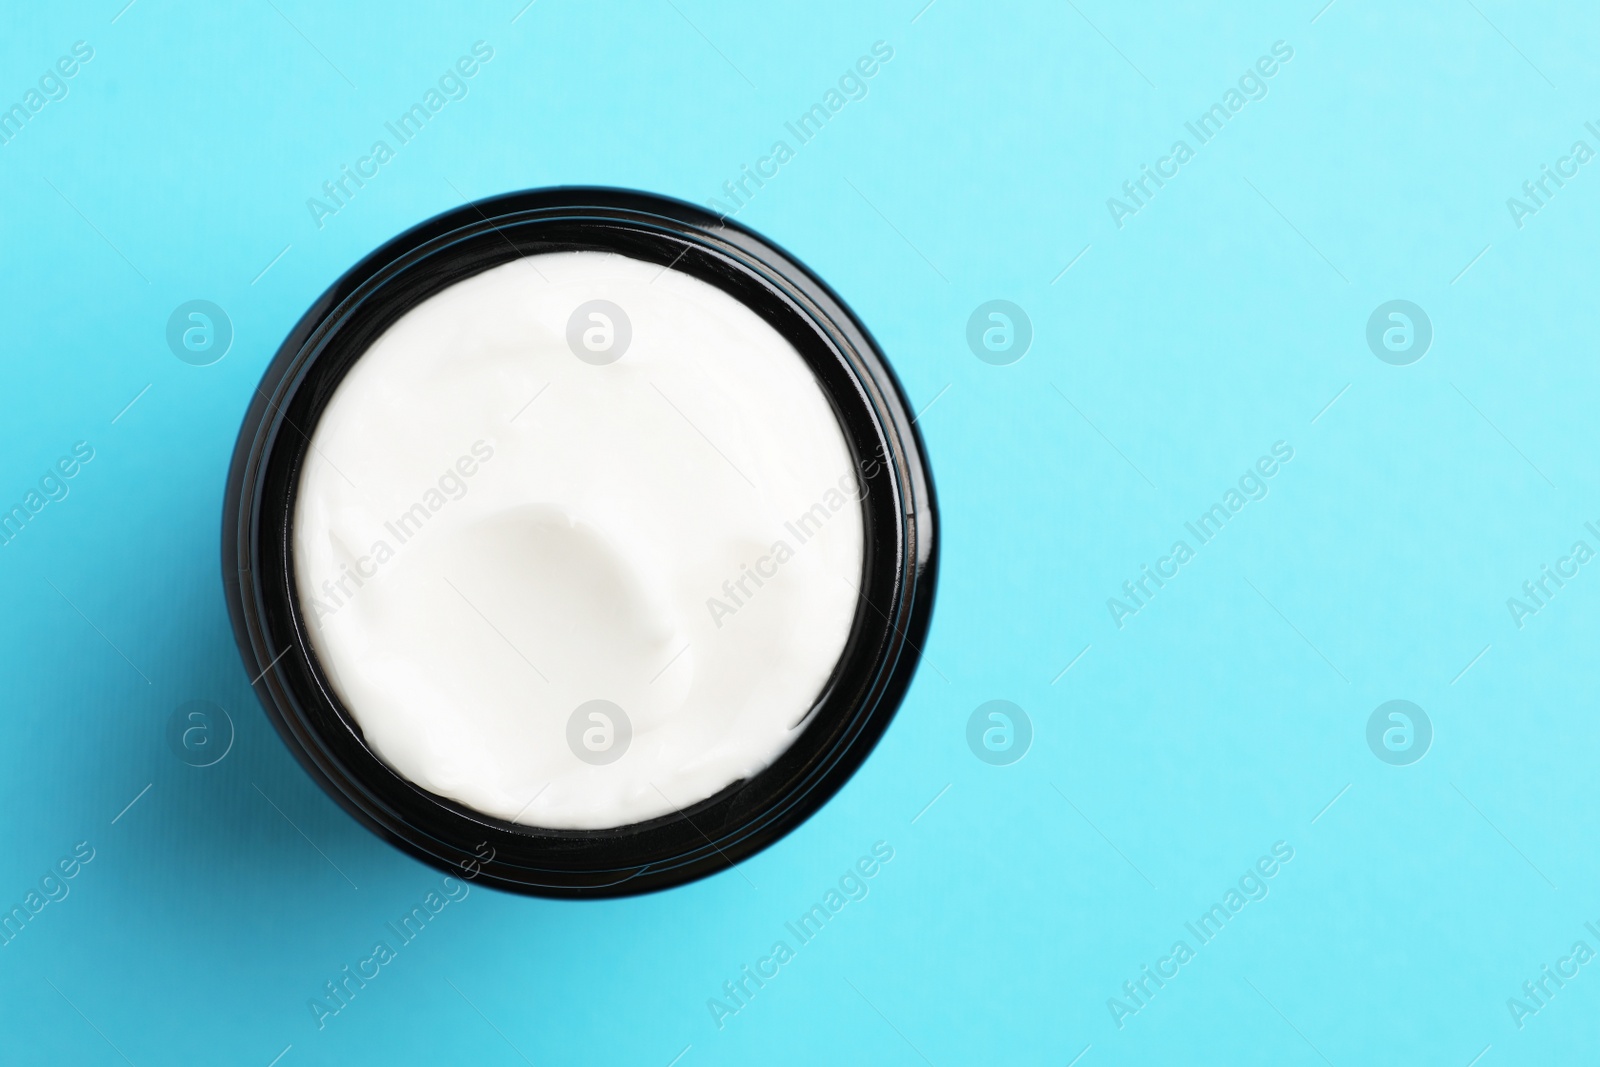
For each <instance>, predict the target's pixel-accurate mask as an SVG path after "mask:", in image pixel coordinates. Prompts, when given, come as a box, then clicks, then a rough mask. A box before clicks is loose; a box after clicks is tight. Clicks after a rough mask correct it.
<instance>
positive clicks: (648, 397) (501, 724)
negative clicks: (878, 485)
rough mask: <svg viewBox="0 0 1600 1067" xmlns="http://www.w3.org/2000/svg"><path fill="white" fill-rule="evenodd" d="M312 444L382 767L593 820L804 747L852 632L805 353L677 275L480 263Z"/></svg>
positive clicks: (574, 264)
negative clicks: (805, 732)
mask: <svg viewBox="0 0 1600 1067" xmlns="http://www.w3.org/2000/svg"><path fill="white" fill-rule="evenodd" d="M597 302H598V303H597ZM619 353H620V355H619ZM311 443H312V451H311V453H310V455H309V458H308V461H307V465H306V469H305V471H304V472H303V474H302V476H301V481H300V486H299V491H298V496H297V501H296V505H295V521H294V562H295V570H296V583H297V586H298V589H299V592H300V597H301V601H302V607H303V610H304V614H305V617H306V619H307V620H308V622H309V623H310V627H311V630H312V638H313V643H314V645H315V649H316V652H317V655H318V658H319V660H320V662H321V663H322V665H323V667H324V669H325V671H326V672H327V674H328V676H329V678H330V680H331V681H332V683H333V685H334V687H335V689H336V690H337V691H338V694H339V696H340V697H341V699H342V700H343V702H344V704H345V706H346V707H347V708H348V709H349V711H350V713H351V714H352V715H353V716H354V717H355V719H356V721H357V722H358V723H359V724H360V726H361V729H362V731H363V732H364V734H365V735H366V738H367V741H368V743H369V744H370V745H371V746H372V747H373V748H374V750H375V751H376V752H377V753H378V754H379V755H380V756H381V757H382V758H383V759H384V760H385V761H386V762H387V763H388V764H389V765H390V766H392V767H393V768H394V769H395V770H396V771H398V772H399V773H400V774H402V775H404V776H405V777H407V778H409V779H411V780H412V781H413V782H416V783H417V784H418V785H420V786H422V787H424V788H426V789H428V790H431V791H432V792H434V793H437V794H440V795H442V796H445V797H449V798H451V799H454V800H456V801H459V802H460V803H462V804H465V805H467V806H469V807H472V808H476V809H477V810H479V811H482V812H485V813H487V814H490V815H494V816H498V817H500V818H503V819H508V820H511V821H515V822H520V823H524V824H528V825H532V826H544V827H553V828H584V829H596V828H602V827H612V826H621V825H626V824H629V823H634V822H639V821H642V820H645V819H649V818H653V817H655V816H659V815H664V814H667V813H669V812H671V811H673V810H675V809H677V808H680V807H684V806H687V805H689V804H692V803H694V802H696V801H699V800H703V799H705V798H706V797H709V796H711V795H713V794H715V793H717V792H718V791H719V790H721V789H722V788H724V787H725V786H727V785H728V784H730V783H732V782H734V781H737V780H738V779H740V778H745V777H748V776H750V775H752V774H754V773H755V772H757V771H760V770H761V769H762V768H764V767H766V766H768V765H769V764H770V763H771V762H772V761H773V760H774V759H776V758H777V757H778V756H779V755H780V754H781V753H782V752H783V751H784V750H785V749H786V748H787V747H788V746H789V745H790V744H791V743H792V742H793V741H794V739H795V738H796V737H797V736H798V735H799V732H800V730H801V729H803V727H804V725H805V719H806V716H807V713H808V712H809V711H810V709H811V708H812V706H813V704H814V702H815V700H816V698H817V697H818V696H819V695H820V693H821V691H822V689H823V687H824V686H825V684H826V683H827V681H828V678H829V676H830V674H831V672H832V671H833V668H834V666H835V664H836V663H837V662H838V659H839V656H840V653H841V652H842V650H843V648H844V644H845V640H846V638H847V636H848V634H849V630H850V626H851V623H852V620H853V618H854V615H855V611H856V605H857V599H858V593H857V589H858V587H859V585H860V582H861V571H862V559H863V545H862V538H863V525H862V513H861V504H860V502H859V498H860V490H859V489H858V488H857V486H858V482H857V480H856V478H855V472H854V466H853V464H852V461H851V458H850V454H849V451H848V449H847V447H846V443H845V439H844V436H843V433H842V431H841V429H840V427H839V424H838V422H837V419H836V418H835V416H834V414H833V411H832V408H831V407H830V406H829V404H828V401H827V399H826V398H825V397H824V395H823V393H822V390H821V388H820V386H819V385H818V383H817V381H816V379H815V378H814V376H813V375H812V374H811V372H810V370H809V369H808V368H807V367H806V366H805V364H804V362H803V361H802V360H801V358H800V355H799V353H797V352H796V351H795V350H794V348H793V347H792V346H791V345H790V344H789V343H788V342H787V341H785V340H784V339H783V338H782V337H781V336H780V335H779V334H778V333H777V332H776V331H775V330H774V329H773V328H772V327H771V326H769V325H768V324H767V323H766V322H765V321H764V320H763V319H761V318H760V317H759V316H757V315H756V314H755V313H754V312H752V311H750V310H749V309H748V308H746V307H745V306H744V305H743V304H741V303H740V302H738V301H737V300H735V299H734V298H733V297H731V296H729V295H727V294H725V293H724V292H722V291H721V290H719V289H716V288H714V287H713V286H711V285H708V284H706V283H704V282H701V281H699V280H698V279H695V278H693V277H691V276H689V275H687V274H684V273H681V272H679V271H675V270H671V269H667V270H663V269H662V268H661V267H659V266H656V265H652V264H648V263H644V262H642V261H638V260H633V259H628V258H625V257H621V256H615V255H607V254H603V253H596V252H567V253H555V254H548V255H540V256H533V257H528V258H525V259H521V260H517V261H513V262H511V263H507V264H504V265H502V266H500V267H497V268H494V269H492V270H489V271H486V272H484V273H482V274H478V275H475V276H473V277H471V278H468V279H467V280H465V281H463V282H460V283H458V284H456V285H454V286H452V287H450V288H448V289H446V290H444V291H443V292H441V293H439V294H437V295H435V296H434V297H432V298H430V299H429V300H427V301H425V302H424V303H422V304H421V305H419V306H418V307H416V308H414V309H413V310H412V311H410V312H409V313H407V314H406V315H405V316H404V317H403V318H402V319H401V320H400V321H399V322H397V323H396V324H395V325H394V326H392V327H391V328H390V329H389V330H388V331H386V332H385V333H384V334H383V335H382V336H381V337H380V338H379V339H378V341H377V342H376V343H375V344H374V345H373V346H372V347H371V348H370V349H369V350H368V351H367V353H366V354H365V355H364V356H363V357H362V358H361V359H360V360H359V361H357V363H356V364H355V365H354V367H353V368H352V369H351V371H350V372H349V374H348V375H347V376H346V378H345V379H344V381H343V382H342V383H341V384H340V385H339V387H338V389H337V391H336V393H335V395H334V397H333V399H332V401H331V402H330V404H329V406H328V408H327V410H326V412H325V413H324V415H323V416H322V418H321V420H320V421H319V422H318V424H317V426H316V429H315V431H314V432H313V434H312V442H311Z"/></svg>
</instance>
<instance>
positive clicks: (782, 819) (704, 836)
mask: <svg viewBox="0 0 1600 1067" xmlns="http://www.w3.org/2000/svg"><path fill="white" fill-rule="evenodd" d="M580 250H589V251H603V252H615V253H617V254H619V255H623V256H628V257H632V258H635V259H641V260H646V261H648V262H651V263H658V264H660V265H662V266H663V267H667V266H670V267H671V268H672V269H674V270H678V271H682V272H684V273H687V274H690V275H693V276H695V277H696V278H699V279H701V280H702V281H705V282H708V283H710V284H711V285H714V286H716V287H718V288H720V289H722V290H723V291H725V292H727V293H729V294H731V295H732V296H734V297H736V298H737V299H739V300H740V301H742V302H743V303H744V304H745V305H746V306H748V307H749V308H751V309H753V310H754V311H756V312H757V313H758V314H760V315H761V316H762V317H763V318H764V319H765V320H766V321H767V322H768V323H770V324H771V325H772V326H773V328H774V329H776V330H777V331H778V332H779V333H780V334H781V335H782V336H783V337H785V338H786V339H787V340H788V341H789V342H790V343H791V344H792V345H794V347H795V348H796V349H797V350H798V351H799V353H800V355H801V357H802V358H803V359H804V360H805V361H806V363H807V365H808V366H809V367H810V368H811V370H812V372H813V373H814V374H815V375H816V378H817V381H818V383H819V384H820V385H821V387H822V390H823V392H824V394H825V395H826V396H827V397H828V399H829V401H830V403H831V404H832V406H833V410H834V413H835V415H836V416H837V417H838V420H839V425H840V427H841V429H842V430H843V432H844V435H845V438H846V441H847V443H848V445H849V448H850V451H851V454H852V459H853V460H854V461H855V463H856V467H857V470H858V471H859V472H860V474H861V484H862V488H863V489H864V490H865V492H864V494H863V496H862V500H861V507H862V520H863V524H864V533H865V540H864V547H865V553H864V562H863V571H862V576H861V585H860V589H861V595H860V598H859V600H858V602H857V605H856V613H855V618H854V621H853V623H852V627H851V631H850V635H849V637H848V639H847V641H846V643H845V648H844V652H843V653H842V654H841V656H840V659H839V662H838V663H837V665H836V666H835V668H834V671H833V674H832V676H831V678H830V679H829V681H828V683H827V685H826V686H825V687H824V689H823V691H822V693H821V694H820V695H819V696H818V697H817V698H816V702H815V705H814V707H813V709H812V712H811V715H810V719H809V723H808V725H807V726H806V727H805V729H804V730H802V731H801V732H800V734H799V736H798V737H797V738H796V739H795V741H794V743H793V744H792V745H791V746H790V747H789V748H788V749H787V750H786V751H784V752H783V754H782V755H780V756H779V757H778V759H777V760H776V762H774V763H773V764H772V765H771V766H769V767H767V768H766V769H765V770H763V771H761V772H759V773H757V774H755V775H753V776H752V777H750V778H748V779H744V780H741V781H737V782H734V783H733V784H731V785H729V786H727V787H726V788H724V789H723V790H722V791H721V792H719V793H717V794H716V795H715V796H712V797H709V798H707V799H706V800H703V801H700V802H699V803H697V804H693V805H691V806H689V807H687V808H685V809H683V810H681V811H677V812H673V813H672V814H669V815H664V816H661V817H658V818H654V819H650V820H648V821H646V822H641V823H636V824H632V825H628V826H621V827H616V828H613V829H605V830H552V829H541V828H538V827H532V826H523V825H520V824H514V823H509V822H505V821H503V820H501V819H498V818H494V817H492V816H489V815H485V814H483V813H482V812H479V811H475V810H473V809H471V808H468V807H466V806H464V805H461V804H459V803H456V802H454V801H451V800H447V799H445V798H443V797H440V796H437V795H435V794H433V793H430V792H428V791H427V790H425V789H423V788H421V787H420V786H418V785H416V784H414V783H412V782H411V781H410V780H408V779H406V778H404V777H402V776H401V775H399V774H398V773H396V772H395V771H394V770H392V769H391V768H390V767H389V766H388V765H387V764H385V763H384V762H383V760H381V759H380V758H379V757H378V756H377V755H376V753H374V752H373V750H372V749H371V748H370V747H369V746H368V745H367V743H366V741H365V740H364V739H363V737H362V732H361V728H360V726H359V725H358V724H357V723H356V720H355V719H354V717H352V715H351V714H350V711H349V709H348V708H346V707H344V706H343V704H342V703H341V702H340V699H339V697H338V695H337V694H336V693H335V691H334V689H333V687H332V686H331V685H330V684H329V681H328V678H327V676H326V674H325V673H324V671H323V668H322V667H321V665H320V664H319V663H318V660H317V655H316V651H315V647H314V645H313V643H312V641H311V637H310V630H309V628H308V626H307V618H306V615H305V613H304V612H303V611H302V606H301V604H300V602H299V594H298V592H297V587H296V583H295V575H294V553H293V530H294V511H295V497H296V492H297V489H298V485H299V479H300V472H301V469H302V467H303V466H304V463H305V460H306V454H307V452H308V450H309V447H310V440H311V434H312V432H313V430H314V428H315V426H316V425H317V420H318V419H319V418H320V417H321V415H322V413H323V410H324V409H325V408H326V406H327V404H328V401H329V399H330V398H331V397H332V396H333V393H334V390H335V389H336V388H337V387H338V385H339V383H340V381H341V380H342V379H343V378H344V375H345V373H346V371H348V370H349V369H350V367H351V366H352V365H353V364H354V363H355V361H356V360H358V359H360V358H361V356H362V355H363V353H365V352H366V350H367V348H368V347H369V346H370V345H371V344H372V343H373V341H375V340H376V339H377V338H378V337H379V336H380V335H381V334H382V333H383V332H384V331H385V330H387V329H388V328H389V327H390V326H391V325H393V324H394V323H395V322H396V321H397V320H398V319H399V318H400V317H401V316H402V315H404V314H405V313H406V312H407V311H409V310H411V309H412V308H414V307H416V306H417V305H418V304H420V303H421V302H422V301H424V300H427V299H428V298H429V297H431V296H433V295H435V294H436V293H438V292H439V291H440V290H442V289H444V288H446V287H447V286H450V285H452V284H454V283H456V282H459V281H461V280H463V279H465V278H468V277H470V276H472V275H474V274H477V273H479V272H481V271H485V270H488V269H490V268H491V267H496V266H499V265H500V264H502V263H506V262H508V261H510V260H513V259H516V258H519V257H522V256H530V255H538V254H541V253H545V252H567V251H580ZM936 526H937V521H936V516H935V503H934V493H933V482H932V478H931V476H930V474H929V471H928V466H927V463H926V460H925V458H924V454H923V447H922V442H921V439H920V437H919V435H918V433H917V430H916V427H915V426H914V425H913V423H912V419H911V416H910V414H909V409H908V407H907V404H906V400H905V397H904V395H903V394H902V392H901V390H900V387H899V384H898V383H897V382H896V380H895V377H894V375H893V373H892V372H891V371H890V369H889V366H888V364H887V363H886V362H885V361H884V358H883V356H882V354H881V353H880V352H879V350H878V348H877V346H876V344H875V343H874V342H873V340H872V338H871V336H870V335H869V334H868V333H867V330H866V328H865V327H863V326H862V325H861V323H860V322H858V321H857V320H856V318H855V316H854V315H853V314H851V312H850V311H849V309H848V308H846V307H845V305H844V302H843V301H842V300H840V299H839V297H838V296H836V295H835V294H834V293H833V291H832V290H831V289H829V288H828V287H827V286H826V285H825V284H823V282H822V281H821V280H820V279H818V278H817V277H816V276H815V275H813V274H811V273H810V272H809V271H808V270H806V269H805V268H804V267H803V266H801V265H800V264H799V263H798V262H797V261H795V260H794V259H793V258H792V257H790V256H788V255H787V254H785V253H784V252H783V251H782V250H780V249H778V248H777V247H775V246H774V245H773V244H771V243H770V242H768V241H766V240H764V239H762V238H761V237H759V236H757V235H756V234H754V233H752V232H751V231H749V230H747V229H744V228H743V227H740V226H738V225H736V224H734V223H732V222H730V221H727V220H725V219H720V218H718V217H717V216H715V215H711V214H708V213H706V212H705V211H702V210H700V209H699V208H696V207H693V206H691V205H689V204H685V203H682V202H679V201H675V200H668V199H664V198H662V197H657V196H651V195H647V194H643V193H636V192H627V191H622V190H615V189H596V188H559V189H544V190H535V191H530V192H521V193H512V194H509V195H505V196H499V197H493V198H490V199H487V200H481V201H478V202H476V203H472V204H468V205H466V206H464V207H461V208H458V209H456V210H454V211H450V212H447V213H445V214H443V215H440V216H438V217H437V218H434V219H430V220H429V221H427V222H424V223H422V224H421V225H419V226H417V227H415V228H414V229H412V230H410V231H408V232H406V233H404V234H401V235H400V236H399V237H396V238H395V239H394V240H392V241H390V242H389V243H388V244H386V245H384V246H383V247H382V248H379V249H378V250H377V251H376V252H374V253H372V254H371V255H370V256H368V257H367V258H366V259H364V260H362V261H361V262H360V263H358V264H357V265H356V266H355V267H353V268H351V270H350V271H348V272H347V273H346V274H345V275H344V276H343V277H342V278H340V279H339V280H338V281H337V282H336V283H335V284H334V285H333V287H332V288H330V289H329V290H328V291H327V292H326V293H324V294H323V296H322V297H321V298H320V299H319V300H318V301H317V302H316V303H315V304H314V305H313V306H312V307H311V309H310V310H309V311H307V312H306V314H305V316H304V317H303V318H301V320H300V322H299V323H298V324H297V325H296V326H295V328H294V329H293V331H291V332H290V334H289V336H288V339H287V340H285V341H284V343H283V346H282V347H281V348H280V349H279V350H278V354H277V356H276V358H274V359H273V361H272V363H271V365H270V366H269V367H268V368H267V371H266V374H265V376H264V377H263V378H262V381H261V384H260V387H259V388H258V390H257V391H256V395H255V397H254V400H253V402H252V403H251V405H250V410H249V413H248V414H247V415H246V416H245V420H244V425H243V427H242V429H241V430H240V432H239V440H238V444H237V446H236V448H235V451H234V456H233V464H232V467H231V469H230V471H229V475H228V487H227V498H226V502H225V509H224V516H223V529H222V564H223V578H224V585H225V588H226V591H227V596H228V607H229V611H230V613H231V616H232V619H233V627H234V633H235V636H236V638H237V640H238V644H239V651H240V654H241V656H242V657H243V659H244V666H245V670H246V672H247V673H248V675H249V676H250V677H252V678H257V679H258V680H257V681H256V682H255V689H256V692H257V694H258V695H259V696H260V698H261V702H262V705H263V706H264V707H265V708H266V711H267V714H268V716H269V717H270V718H271V719H272V723H273V725H274V726H275V727H276V728H277V730H278V733H279V734H280V735H281V736H282V738H283V740H284V743H285V744H287V745H288V746H289V749H290V751H291V752H293V753H294V755H295V756H296V758H298V759H299V761H300V763H301V764H302V765H303V766H304V767H305V769H306V770H307V771H308V772H309V773H310V774H311V776H312V777H313V778H315V779H316V781H317V783H318V784H319V785H321V786H322V788H323V789H324V790H326V791H327V792H328V794H329V795H330V796H332V797H333V798H334V799H335V800H336V801H338V802H339V803H340V804H341V805H343V806H344V808H345V809H346V810H347V811H349V812H350V813H351V814H352V815H354V816H355V817H356V818H357V819H359V820H360V821H361V822H363V823H364V824H366V825H367V826H368V827H370V828H371V829H372V830H373V831H374V832H376V833H378V834H380V835H381V836H383V837H384V838H386V839H387V840H388V841H390V842H391V843H393V844H394V845H396V846H398V847H399V848H401V849H404V850H405V851H406V852H409V853H410V854H411V855H413V856H416V857H417V858H418V859H421V860H423V861H425V862H427V863H430V864H433V865H435V866H437V867H439V868H441V869H444V870H450V871H455V872H465V873H468V874H472V875H473V876H475V877H476V878H477V879H478V880H480V881H481V882H484V883H487V884H490V885H494V886H498V887H500V888H504V889H510V890H516V891H519V892H523V893H531V894H536V895H541V896H555V897H605V896H622V895H627V894H632V893H643V892H648V891H651V890H657V889H664V888H667V887H670V886H674V885H678V884H681V883H683V882H687V881H691V880H693V879H695V878H701V877H704V876H705V875H708V874H712V873H714V872H716V871H719V870H722V869H723V868H725V867H728V866H730V865H732V864H735V863H738V862H739V861H740V860H743V859H745V858H746V857H748V856H750V855H751V854H753V853H755V852H757V851H759V850H760V849H762V848H765V847H766V846H767V845H770V844H772V843H773V842H774V841H776V840H778V839H779V838H781V837H782V836H783V835H784V834H786V833H788V832H789V831H790V830H792V829H794V828H795V827H796V826H798V825H799V824H800V823H801V822H803V821H804V820H805V819H806V818H807V817H808V816H810V815H811V813H812V812H814V811H816V810H817V809H818V808H820V807H821V806H822V805H823V804H824V803H825V802H826V801H827V800H828V798H829V797H831V796H832V795H833V794H834V793H835V792H837V791H838V790H839V788H840V787H841V786H842V785H843V784H844V783H845V781H846V780H848V779H849V777H850V776H851V775H852V774H853V773H854V772H855V770H856V769H857V768H858V767H859V766H860V765H861V762H862V761H863V760H865V759H866V758H867V755H868V754H869V753H870V752H871V751H872V748H873V746H874V745H875V744H876V743H877V741H878V738H879V737H880V736H882V734H883V732H884V730H885V729H886V728H887V727H888V725H889V722H890V720H891V719H892V718H893V716H894V713H895V710H896V708H897V707H898V706H899V704H900V701H901V699H902V697H903V696H904V695H905V691H906V688H907V687H908V686H909V684H910V681H911V676H912V673H913V671H914V670H915V667H916V664H917V661H918V658H919V656H920V653H921V645H922V641H923V638H924V634H925V633H926V631H927V627H928V619H929V613H930V611H931V608H932V604H933V591H934V577H935V570H936V560H937V549H936V539H937V531H936ZM258 676H259V677H258Z"/></svg>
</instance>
